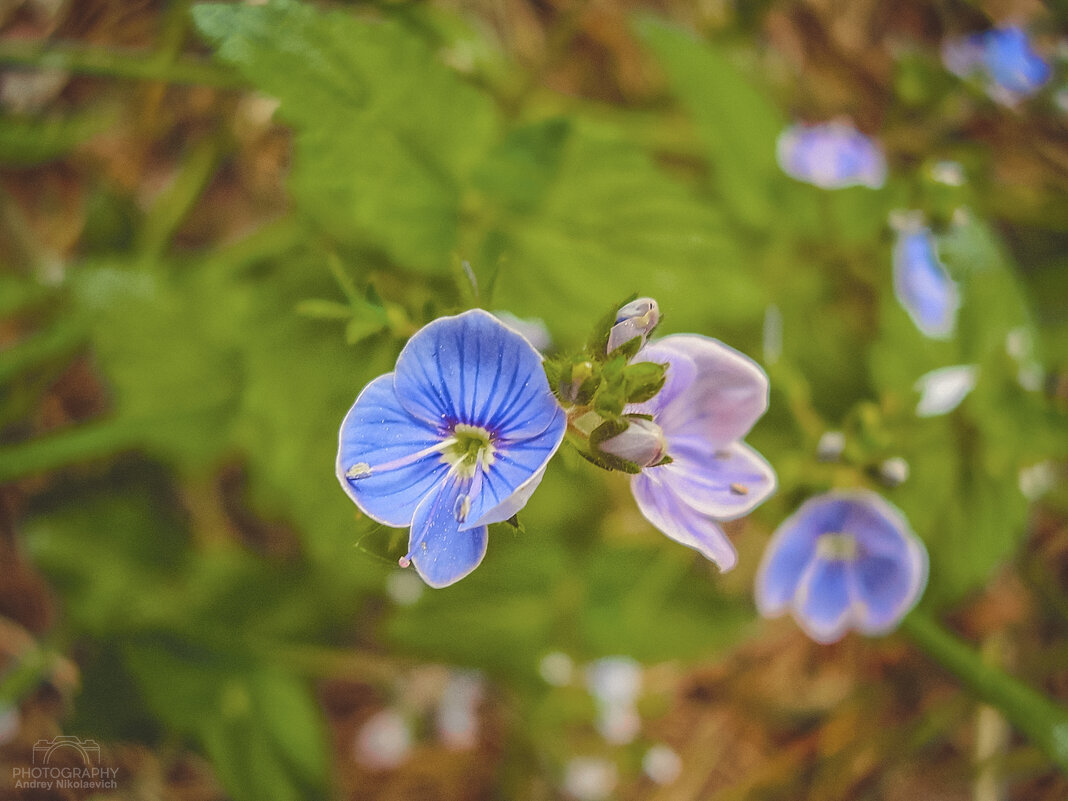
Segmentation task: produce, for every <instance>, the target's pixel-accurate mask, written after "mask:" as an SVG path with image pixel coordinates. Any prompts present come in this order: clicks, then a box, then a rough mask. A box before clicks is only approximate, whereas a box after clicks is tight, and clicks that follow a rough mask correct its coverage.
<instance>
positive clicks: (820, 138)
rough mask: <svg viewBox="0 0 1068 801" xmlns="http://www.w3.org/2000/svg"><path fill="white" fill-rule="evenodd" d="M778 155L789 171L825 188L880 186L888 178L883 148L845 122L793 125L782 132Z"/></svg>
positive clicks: (802, 179) (797, 177)
mask: <svg viewBox="0 0 1068 801" xmlns="http://www.w3.org/2000/svg"><path fill="white" fill-rule="evenodd" d="M776 155H777V157H778V160H779V166H780V167H781V168H782V170H783V172H785V173H786V174H787V175H789V176H791V177H792V178H796V179H797V180H799V181H804V182H806V183H810V184H813V185H815V186H818V187H821V188H823V189H842V188H844V187H848V186H858V185H859V186H868V187H870V188H872V189H878V188H879V187H881V186H882V185H883V184H884V183H885V181H886V158H885V157H884V156H883V153H882V151H881V150H880V149H879V147H878V146H877V145H876V144H875V142H874V141H873V140H871V139H869V138H868V137H867V136H865V135H864V134H862V133H861V132H860V131H858V130H857V129H856V128H854V127H853V126H852V125H847V124H845V123H843V122H829V123H824V124H821V125H792V126H790V127H789V128H787V129H786V130H785V131H783V132H782V133H781V134H780V135H779V139H778V142H777V143H776Z"/></svg>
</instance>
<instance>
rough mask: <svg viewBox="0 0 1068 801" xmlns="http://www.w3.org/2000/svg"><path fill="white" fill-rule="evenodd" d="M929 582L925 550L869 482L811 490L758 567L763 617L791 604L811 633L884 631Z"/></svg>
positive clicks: (826, 637) (823, 638)
mask: <svg viewBox="0 0 1068 801" xmlns="http://www.w3.org/2000/svg"><path fill="white" fill-rule="evenodd" d="M926 585H927V551H926V549H925V548H924V547H923V543H922V542H920V540H919V539H918V538H917V537H916V535H915V534H913V533H912V531H911V529H910V528H909V525H908V523H907V522H906V520H905V518H904V516H903V515H902V514H901V512H899V511H898V510H897V509H896V508H894V507H893V506H891V505H890V504H889V503H887V502H886V501H885V500H883V499H882V498H880V497H879V496H878V495H876V494H875V493H873V492H869V491H867V490H855V491H834V492H828V493H826V494H824V495H820V496H818V497H816V498H811V499H810V500H808V501H806V502H805V503H804V504H802V505H801V508H800V509H798V510H797V511H796V512H794V514H793V515H791V516H790V517H789V518H788V519H787V520H786V521H785V522H783V524H782V525H781V526H779V528H778V529H777V530H776V532H775V534H774V535H773V536H772V538H771V542H769V543H768V547H767V550H766V551H765V552H764V558H763V560H762V561H761V564H760V568H759V570H758V572H757V580H756V603H757V608H758V609H759V610H760V613H761V614H762V615H764V616H765V617H778V616H779V615H782V614H783V613H785V612H790V613H791V614H792V615H793V616H794V619H795V620H797V622H798V624H800V626H801V627H802V628H803V629H804V630H805V631H806V632H807V633H808V635H809V636H810V637H812V639H814V640H816V641H817V642H821V643H831V642H834V641H836V640H838V639H840V638H841V637H843V636H844V635H845V633H846V632H847V631H849V630H850V629H854V630H856V631H859V632H861V633H863V634H885V633H886V632H888V631H890V630H891V629H893V628H894V627H895V626H896V625H897V624H898V622H900V620H901V618H903V617H904V616H905V615H906V614H907V613H908V612H909V610H911V609H912V607H913V606H914V605H915V604H916V602H917V601H918V600H919V598H920V595H921V594H922V593H923V589H924V587H925V586H926Z"/></svg>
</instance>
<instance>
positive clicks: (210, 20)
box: [0, 0, 1068, 801]
mask: <svg viewBox="0 0 1068 801" xmlns="http://www.w3.org/2000/svg"><path fill="white" fill-rule="evenodd" d="M1010 24H1011V25H1018V26H1021V27H1022V28H1023V29H1025V30H1027V31H1028V34H1029V36H1030V37H1031V41H1032V44H1033V47H1034V49H1035V51H1036V53H1038V54H1039V55H1040V56H1041V58H1042V59H1043V60H1044V61H1045V62H1046V64H1048V65H1049V69H1050V71H1051V78H1050V79H1049V80H1048V82H1046V83H1045V84H1044V85H1043V86H1041V87H1039V88H1037V89H1036V91H1034V92H1033V93H1031V92H1029V93H1028V95H1027V96H1022V95H1021V96H1017V97H1011V98H1006V97H1005V96H1004V95H1003V94H998V93H997V92H995V91H992V86H991V83H990V79H989V78H985V77H984V76H983V75H982V74H974V75H966V76H960V75H955V74H953V73H952V72H950V71H949V70H948V69H947V67H946V66H945V64H944V63H943V58H942V50H943V46H944V44H945V43H946V42H948V41H952V40H954V39H955V38H959V37H962V36H965V35H967V34H971V33H974V32H978V31H984V30H987V29H990V28H991V27H993V26H1004V25H1010ZM1066 29H1068V6H1065V4H1064V3H1062V2H1050V3H1048V4H1042V3H1038V2H1027V0H999V1H994V0H991V1H990V2H978V1H973V0H953V1H951V2H928V1H925V0H902V1H901V2H895V3H881V2H877V0H850V1H849V2H844V1H842V0H754V1H753V2H729V1H728V0H702V1H701V2H695V3H691V2H683V0H678V1H677V2H675V1H673V0H663V1H662V2H655V3H643V2H629V0H621V1H620V2H609V1H608V0H493V1H492V2H491V0H435V1H431V2H420V1H418V0H412V2H391V1H390V0H381V2H352V3H344V2H337V3H325V2H322V3H320V2H314V3H313V2H304V3H299V2H296V0H270V2H267V3H253V2H249V3H236V4H221V5H219V6H207V5H205V6H197V5H195V4H193V3H190V2H187V0H172V1H171V2H165V1H164V0H159V1H158V2H151V1H150V0H3V2H0V114H2V117H0V763H2V764H0V795H2V796H3V797H11V798H19V797H22V798H49V799H52V798H56V799H59V798H62V799H68V798H87V797H94V798H146V799H147V798H166V799H176V800H179V801H185V800H187V799H188V801H193V799H197V800H198V801H199V800H201V799H204V800H205V801H206V800H207V799H223V798H232V799H235V800H236V801H246V800H247V801H253V800H255V801H288V799H313V798H351V799H394V800H395V801H399V800H400V799H420V801H426V800H429V799H442V801H446V800H448V799H456V800H457V801H460V800H461V799H509V800H512V799H515V800H517V801H525V800H529V801H541V800H543V799H544V800H546V801H548V800H549V799H563V798H571V799H577V800H578V801H601V800H602V799H656V800H657V801H742V799H783V800H784V801H785V800H786V799H791V800H793V801H797V800H798V799H813V800H815V799H819V800H821V801H824V800H825V801H833V800H837V799H843V800H844V799H852V800H856V799H872V800H874V799H886V801H893V800H896V799H910V800H911V799H917V798H925V799H939V800H940V801H943V800H944V801H957V799H961V800H963V799H975V800H976V801H995V800H996V799H1018V800H1020V801H1063V799H1064V798H1066V797H1068V779H1066V777H1065V775H1064V773H1062V772H1061V771H1059V770H1058V769H1057V767H1056V766H1055V765H1054V764H1053V762H1051V760H1050V758H1049V756H1047V754H1046V753H1045V752H1043V751H1042V750H1040V749H1039V748H1037V747H1036V746H1035V745H1034V744H1033V743H1031V742H1030V741H1028V740H1027V739H1025V738H1023V737H1021V736H1020V735H1019V734H1018V733H1017V732H1015V731H1014V730H1013V729H1012V728H1011V727H1010V726H1009V725H1008V724H1007V723H1006V721H1005V719H1004V717H1003V716H1002V714H1001V713H1000V711H999V710H998V709H996V708H993V707H988V706H985V705H983V704H982V703H981V702H980V701H979V700H978V699H977V698H976V697H975V696H973V695H972V694H970V693H969V692H968V691H967V690H966V689H964V687H963V686H962V685H961V683H960V682H959V681H958V680H957V679H956V678H955V677H954V676H953V675H952V674H950V673H948V672H945V671H944V670H943V669H942V668H941V667H939V666H938V665H937V664H936V663H935V662H934V661H932V660H931V659H930V658H929V657H928V656H927V655H926V654H925V653H924V650H923V648H921V647H919V646H918V645H917V644H916V643H914V642H913V641H912V640H911V639H909V638H908V637H907V636H905V635H903V634H894V635H890V636H888V637H885V638H880V639H867V638H863V637H858V636H855V635H851V636H849V637H847V638H845V639H844V640H842V641H841V642H839V643H837V644H835V645H831V646H821V645H817V644H816V643H814V642H812V641H810V640H809V639H808V638H807V637H806V636H805V635H804V633H803V632H802V631H801V630H800V629H799V628H798V627H797V626H796V624H795V623H794V622H793V621H791V620H789V619H783V620H775V621H762V620H761V619H760V618H759V617H758V616H757V615H756V611H755V607H754V604H753V600H752V586H753V577H754V573H755V571H756V568H757V565H758V564H759V561H760V556H761V553H762V551H763V548H764V546H765V545H766V543H767V541H768V539H769V537H770V535H771V532H772V531H773V530H774V529H775V527H776V526H777V525H778V524H779V523H780V522H781V521H782V520H783V519H785V518H786V517H787V516H788V515H789V514H790V513H791V512H792V511H793V510H794V509H796V508H797V506H798V505H799V504H800V503H801V502H802V501H804V500H805V499H806V498H808V497H810V496H812V495H814V494H816V493H819V492H822V491H824V490H827V489H828V488H831V487H861V486H864V487H870V488H873V489H875V490H876V491H878V492H880V493H881V494H883V496H884V497H886V498H887V499H888V500H890V501H891V502H892V503H894V504H895V505H897V506H898V507H899V508H900V509H902V510H903V512H904V513H905V514H906V516H907V517H908V519H909V520H910V522H911V524H912V526H913V528H914V529H915V531H916V533H917V534H918V535H919V536H920V537H921V538H922V539H923V540H924V541H925V542H926V544H927V547H928V550H929V551H930V556H931V578H930V584H929V586H928V588H927V592H926V595H925V597H924V600H923V602H922V605H923V608H924V609H925V611H926V613H928V614H930V615H932V616H933V617H935V618H937V619H939V620H941V621H942V623H943V624H944V625H945V626H946V627H947V628H948V629H949V630H951V631H953V632H955V633H956V634H957V635H959V636H960V637H961V638H963V639H964V640H966V641H968V642H969V643H970V644H971V645H972V646H973V647H974V648H975V650H976V653H977V654H979V655H980V656H981V658H982V660H984V661H985V662H986V663H987V664H988V665H990V666H993V667H996V668H1000V669H1004V670H1005V671H1007V672H1009V673H1012V674H1014V675H1016V676H1018V677H1020V678H1021V679H1023V680H1024V681H1025V682H1026V683H1027V684H1029V685H1030V686H1031V687H1033V688H1034V689H1035V690H1037V691H1038V692H1040V693H1042V694H1044V695H1045V696H1047V697H1048V698H1049V699H1050V700H1052V701H1054V702H1057V703H1060V704H1065V703H1068V524H1066V521H1068V492H1066V482H1065V477H1066V475H1065V473H1066V469H1065V467H1066V461H1065V456H1066V454H1068V425H1066V423H1068V272H1066V271H1068V248H1066V245H1068V192H1066V189H1068V144H1066V143H1068V94H1066V92H1068V90H1066V89H1065V88H1064V87H1065V85H1066V84H1065V75H1066V74H1068V44H1066V42H1068V40H1066V38H1065V36H1066ZM829 120H849V121H851V122H852V123H853V124H855V125H856V126H857V128H858V129H859V130H860V131H862V132H863V133H865V134H867V135H868V136H870V137H873V139H874V140H875V141H876V142H878V143H879V146H880V147H881V149H882V150H883V151H884V152H885V154H886V160H887V163H888V178H887V180H886V182H885V185H883V186H881V187H879V188H874V189H873V188H869V187H865V186H855V187H850V188H843V189H836V190H828V189H821V188H818V187H816V186H812V185H809V184H807V183H804V182H802V181H798V180H795V179H794V178H791V177H788V176H787V175H786V174H785V173H784V172H783V170H782V169H781V168H780V166H779V164H778V163H777V162H776V141H777V137H778V136H779V134H780V133H781V132H782V131H783V130H784V129H785V128H786V127H787V126H788V125H790V124H792V123H795V122H809V123H814V122H824V121H829ZM903 211H904V212H920V213H921V214H922V216H923V218H924V220H925V221H926V224H927V225H929V226H930V228H931V230H932V231H933V235H934V237H935V239H936V240H937V244H938V253H939V256H940V257H941V260H942V262H943V263H944V264H945V268H946V269H947V270H948V272H949V275H950V276H952V278H953V279H954V280H955V281H956V282H957V283H958V285H959V286H960V291H961V300H962V303H961V309H960V313H959V319H958V324H957V326H956V330H955V332H954V334H953V335H952V336H950V337H948V338H943V339H940V340H932V339H929V338H927V337H925V336H924V335H923V334H922V333H921V332H920V331H919V330H918V329H917V327H916V326H915V325H914V324H913V322H912V320H911V319H910V317H909V314H908V313H907V310H905V309H903V308H902V307H901V305H900V304H899V302H898V300H897V298H895V294H894V291H893V278H892V261H893V256H892V253H893V245H894V241H895V237H896V236H897V234H896V233H895V228H894V226H893V225H892V224H891V219H892V217H893V216H894V213H895V212H903ZM898 217H900V215H898ZM895 219H896V218H895ZM465 262H466V263H467V264H468V265H469V271H470V273H471V276H469V275H468V271H467V270H465V269H464V266H463V265H464V263H465ZM472 276H473V278H472ZM633 293H637V294H640V295H649V296H653V297H655V298H656V299H657V300H658V301H659V304H660V308H661V310H662V313H663V323H662V325H661V328H660V332H661V333H668V332H678V331H692V332H697V333H701V334H705V335H708V336H714V337H717V338H719V339H722V340H723V341H725V342H728V343H729V344H731V345H732V346H734V347H736V348H738V349H739V350H741V351H743V352H744V353H746V354H748V355H749V356H751V357H753V358H754V359H756V360H757V361H758V362H760V363H761V364H762V365H763V366H764V367H765V369H766V370H767V371H768V374H769V376H770V378H771V385H772V397H771V409H770V411H769V412H768V414H767V415H766V416H765V417H764V418H763V419H762V420H761V421H760V422H759V423H758V424H757V426H756V428H755V429H754V431H753V433H752V434H751V435H750V436H749V442H750V443H751V444H752V445H753V446H754V447H756V448H757V449H758V450H759V451H760V452H761V453H763V454H764V455H765V456H766V457H767V458H768V459H769V461H770V462H771V463H772V464H773V465H774V466H775V468H776V470H777V472H778V474H779V483H780V489H779V491H778V493H777V494H776V496H775V497H773V498H772V499H771V500H770V501H768V502H767V503H765V504H764V505H763V506H761V507H760V508H759V509H758V510H757V511H756V512H755V513H753V514H752V515H751V516H750V517H749V518H747V519H745V520H742V521H738V522H736V523H732V524H730V525H729V533H730V535H731V536H732V539H733V541H734V543H735V545H736V547H737V548H738V550H739V553H740V562H739V566H738V567H737V568H736V569H735V570H733V571H731V572H729V573H726V574H720V573H719V572H718V571H717V570H716V569H715V568H714V567H713V566H711V565H710V564H709V563H707V562H706V561H704V560H703V559H702V558H701V557H699V556H698V555H696V554H695V553H694V552H692V551H690V550H688V549H686V548H684V547H682V546H679V545H677V544H675V543H673V542H671V541H669V540H667V539H665V538H664V537H663V536H662V535H660V534H659V533H658V532H656V531H655V530H654V529H653V528H652V527H651V526H650V525H649V524H648V523H646V522H645V520H644V519H643V518H642V517H641V515H640V514H639V513H638V511H637V509H636V507H635V505H634V503H633V500H632V499H631V496H630V493H629V488H628V482H627V480H626V477H625V476H623V475H621V474H608V473H604V472H602V471H599V470H597V469H596V468H595V467H593V466H592V465H589V464H587V463H586V462H584V461H583V460H582V459H580V458H578V457H577V456H576V455H575V454H574V453H573V452H568V451H567V448H566V446H565V447H564V448H562V449H561V452H560V453H559V454H558V456H557V457H556V458H555V459H554V461H553V463H552V465H551V466H550V469H549V472H548V475H547V476H546V478H545V481H544V483H543V484H542V487H541V488H540V490H539V491H538V492H537V493H536V494H535V496H534V497H533V499H532V500H531V502H530V503H529V504H528V506H527V507H526V509H525V510H524V512H523V513H522V515H521V521H522V523H523V526H524V529H523V530H522V531H516V530H514V529H513V528H511V527H508V526H506V525H503V524H502V525H500V526H494V527H493V529H492V530H491V537H490V539H491V542H490V548H489V553H488V555H487V557H486V560H485V562H484V563H483V564H482V566H481V567H480V568H479V569H478V570H477V571H475V573H473V574H472V575H471V576H469V577H468V578H466V579H464V580H463V581H462V582H460V583H459V584H457V585H455V586H453V587H449V588H447V589H444V590H430V589H428V588H425V587H424V586H423V585H422V583H421V582H420V581H419V579H418V577H417V576H416V575H415V574H414V573H413V571H410V570H409V571H402V570H400V569H399V568H398V567H397V565H396V562H397V559H398V557H400V556H402V555H403V554H404V552H405V550H406V544H407V532H404V531H396V530H391V529H387V528H383V527H381V526H377V525H375V524H373V523H372V522H371V521H369V520H368V519H366V518H364V517H363V516H362V515H361V514H360V513H359V511H358V510H357V509H356V507H355V506H354V505H353V504H352V503H351V502H350V501H349V500H348V498H347V497H346V496H345V494H344V493H343V492H342V491H341V489H340V488H339V486H338V485H337V481H336V479H335V478H334V476H333V463H334V458H335V451H336V447H337V429H338V426H339V424H340V421H341V419H342V417H343V415H344V414H345V411H346V410H347V409H348V407H349V406H350V405H351V403H352V401H353V400H354V399H355V397H356V395H357V393H358V392H359V391H360V389H361V388H362V387H363V386H364V385H365V384H366V383H367V382H368V381H369V380H370V379H372V378H373V377H375V376H377V375H380V374H382V373H384V372H387V371H389V370H391V369H392V366H393V363H394V361H395V359H396V355H397V353H398V352H399V349H400V348H401V347H402V346H403V344H404V342H405V341H406V340H407V338H408V337H409V336H410V335H411V334H412V333H414V332H415V331H416V330H418V329H419V327H421V326H422V325H424V324H425V323H427V322H428V321H430V320H431V319H433V318H435V317H437V316H440V315H442V314H447V313H453V312H455V311H457V310H461V309H464V308H469V307H472V306H483V307H485V308H488V309H492V310H495V311H507V312H510V313H512V314H514V315H516V316H518V317H519V318H522V319H526V320H535V321H538V322H540V323H541V324H542V325H543V326H544V327H545V329H546V330H547V333H548V335H549V336H550V337H551V342H552V344H551V345H549V347H548V348H547V350H548V352H550V353H556V352H567V351H569V350H573V349H575V348H577V347H580V346H581V344H582V343H583V342H584V340H585V337H586V336H587V335H588V333H589V331H590V330H591V328H592V326H593V325H594V323H595V322H596V321H597V319H598V318H600V317H601V316H602V315H603V314H604V313H605V312H607V311H610V310H611V309H612V308H614V307H615V305H617V304H618V302H620V301H621V300H624V299H626V298H627V297H628V296H629V295H631V294H633ZM956 365H969V366H973V365H974V366H975V371H974V373H973V374H974V375H975V376H976V378H975V381H974V388H973V389H971V391H970V392H968V393H967V396H966V397H963V400H961V399H960V398H956V401H957V403H956V404H954V403H952V402H945V401H943V403H942V404H941V405H940V406H939V405H938V404H936V408H935V409H934V411H933V412H932V413H927V412H930V411H931V410H930V408H929V407H924V408H925V412H924V413H923V414H917V404H918V403H919V402H920V400H921V396H922V394H923V389H924V383H923V380H922V378H923V376H925V375H926V374H928V373H930V371H933V370H935V369H938V368H942V367H948V366H956ZM918 382H919V383H918ZM928 400H929V399H928ZM59 735H68V736H73V737H78V738H82V741H83V742H85V741H87V740H92V741H93V742H94V743H95V744H98V745H99V749H100V750H99V757H96V756H95V753H94V759H98V765H99V766H103V767H107V768H109V769H113V770H114V771H115V773H114V774H112V775H114V776H115V777H116V782H115V786H113V787H95V788H93V787H90V788H85V787H82V788H78V787H68V788H63V787H52V788H43V787H26V786H18V785H17V784H16V782H15V779H14V776H15V775H16V774H17V771H18V770H19V769H21V768H25V767H26V766H30V765H34V764H37V763H35V762H34V759H35V757H34V751H33V747H34V745H35V744H36V743H38V742H39V741H41V740H48V741H54V738H55V737H57V736H59ZM61 759H68V760H73V762H70V764H80V762H79V760H80V759H81V756H80V755H78V754H77V753H75V752H74V751H73V750H70V751H69V752H68V753H66V754H65V755H63V754H58V753H57V755H56V757H55V760H56V762H54V763H53V764H57V763H58V762H59V760H61ZM9 777H10V778H9Z"/></svg>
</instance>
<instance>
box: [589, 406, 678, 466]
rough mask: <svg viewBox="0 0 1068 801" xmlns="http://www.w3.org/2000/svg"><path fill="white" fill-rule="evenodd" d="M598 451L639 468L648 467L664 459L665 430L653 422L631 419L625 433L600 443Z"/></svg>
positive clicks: (665, 447) (638, 418) (640, 418)
mask: <svg viewBox="0 0 1068 801" xmlns="http://www.w3.org/2000/svg"><path fill="white" fill-rule="evenodd" d="M597 449H598V450H600V451H602V452H604V453H608V454H611V455H612V456H616V457H618V458H620V459H625V460H626V461H628V462H633V463H634V464H636V465H638V466H639V467H647V466H649V465H654V464H656V463H657V462H659V461H660V460H662V459H663V458H664V455H665V454H666V453H667V439H666V438H665V437H664V431H663V429H661V428H660V426H658V425H657V424H656V423H654V422H653V421H652V420H647V419H645V418H644V417H630V418H628V425H627V428H626V430H625V431H623V432H622V433H619V434H616V435H615V436H614V437H609V438H608V439H606V440H604V441H603V442H600V443H598V445H597Z"/></svg>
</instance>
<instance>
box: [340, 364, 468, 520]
mask: <svg viewBox="0 0 1068 801" xmlns="http://www.w3.org/2000/svg"><path fill="white" fill-rule="evenodd" d="M393 378H394V374H393V373H387V374H386V375H383V376H379V377H378V378H376V379H375V380H374V381H372V382H371V383H370V384H368V385H367V386H366V387H365V388H364V390H363V392H361V393H360V395H359V397H357V398H356V402H355V403H354V404H353V405H352V408H351V409H349V412H348V414H347V415H345V420H344V422H342V424H341V431H340V434H339V437H338V439H339V442H338V454H337V477H338V481H340V482H341V486H342V487H344V489H345V492H347V493H348V494H349V497H350V498H352V499H353V500H354V501H355V502H356V505H357V506H359V507H360V509H362V510H363V511H364V513H365V514H366V515H367V516H368V517H370V518H372V519H373V520H377V521H378V522H379V523H383V524H385V525H387V526H397V527H401V526H407V525H409V524H410V523H411V522H412V516H413V515H414V514H415V509H416V507H417V506H418V505H419V502H420V501H422V500H423V498H424V497H425V496H426V494H427V493H428V492H430V491H431V489H432V488H433V487H434V485H435V484H436V483H437V482H438V481H440V480H441V477H442V476H444V475H445V471H446V470H447V469H448V466H447V465H445V464H443V463H442V461H441V456H440V454H438V453H430V454H428V455H426V456H424V457H423V458H421V459H418V460H416V461H414V462H412V463H411V464H409V465H406V466H404V467H400V468H397V469H394V470H390V471H387V472H384V473H381V474H377V475H376V474H375V473H374V472H373V471H372V473H371V474H369V475H365V476H363V477H361V478H358V479H350V478H346V476H345V473H346V471H348V470H349V468H351V467H352V466H353V465H356V464H360V463H365V464H368V465H370V466H371V467H372V468H373V467H374V466H376V465H382V464H385V463H387V462H392V461H394V460H397V459H403V458H405V457H408V456H411V455H412V454H416V453H419V452H420V451H423V450H426V449H427V448H431V447H433V446H434V445H436V444H438V443H439V442H441V436H440V435H439V434H438V433H437V432H435V431H434V430H433V429H432V428H430V427H429V426H428V425H427V424H426V423H424V422H422V421H420V420H416V419H414V418H413V417H412V416H411V415H410V414H408V412H406V411H405V410H404V408H403V407H402V406H401V404H400V401H399V400H398V399H397V395H396V393H395V391H394V389H393Z"/></svg>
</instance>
